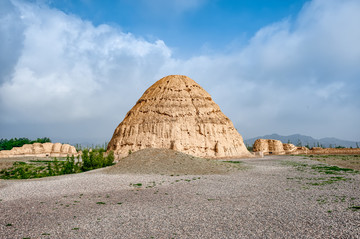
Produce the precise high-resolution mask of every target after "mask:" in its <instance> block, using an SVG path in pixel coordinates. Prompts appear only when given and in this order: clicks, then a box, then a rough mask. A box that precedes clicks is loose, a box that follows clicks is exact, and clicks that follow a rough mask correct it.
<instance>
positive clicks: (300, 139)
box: [244, 134, 360, 148]
mask: <svg viewBox="0 0 360 239" xmlns="http://www.w3.org/2000/svg"><path fill="white" fill-rule="evenodd" d="M257 139H277V140H280V141H281V142H283V143H291V144H294V145H297V146H300V145H301V146H306V145H308V146H310V147H318V146H320V147H325V148H330V147H331V148H335V147H337V146H342V147H346V148H350V147H353V148H357V147H360V142H355V141H348V140H341V139H337V138H322V139H314V138H313V137H310V136H306V135H301V134H293V135H289V136H282V135H278V134H271V135H264V136H259V137H255V138H251V139H246V140H244V142H245V144H246V145H249V146H252V145H253V144H254V142H255V140H257Z"/></svg>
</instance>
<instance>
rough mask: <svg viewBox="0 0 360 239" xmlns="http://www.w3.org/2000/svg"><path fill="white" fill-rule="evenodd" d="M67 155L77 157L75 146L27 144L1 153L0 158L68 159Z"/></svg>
mask: <svg viewBox="0 0 360 239" xmlns="http://www.w3.org/2000/svg"><path fill="white" fill-rule="evenodd" d="M67 155H74V156H77V155H78V153H77V151H76V149H75V147H74V146H71V145H69V144H60V143H55V144H53V143H43V144H41V143H34V144H25V145H23V146H22V147H14V148H12V149H11V150H1V151H0V158H13V157H66V156H67Z"/></svg>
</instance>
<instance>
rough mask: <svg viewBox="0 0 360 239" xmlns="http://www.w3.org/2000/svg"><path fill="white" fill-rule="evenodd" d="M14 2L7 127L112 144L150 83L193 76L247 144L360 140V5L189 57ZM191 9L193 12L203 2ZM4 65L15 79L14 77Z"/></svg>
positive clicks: (5, 91) (0, 21) (313, 6)
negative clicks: (291, 137)
mask: <svg viewBox="0 0 360 239" xmlns="http://www.w3.org/2000/svg"><path fill="white" fill-rule="evenodd" d="M14 3H15V4H14V5H15V7H11V9H12V10H11V11H9V14H7V15H3V14H2V15H0V26H4V24H5V25H6V24H10V21H9V20H7V19H15V20H16V21H14V22H12V23H11V24H14V26H12V25H9V26H11V27H7V28H4V27H3V28H1V29H0V32H1V35H0V39H1V37H2V36H4V35H3V33H4V32H5V33H6V34H8V36H11V37H12V39H15V38H16V41H14V42H16V44H15V43H14V44H13V45H12V44H7V45H6V44H4V43H3V42H2V41H0V49H8V51H13V50H15V51H14V52H15V53H16V54H15V58H14V59H13V60H11V61H8V62H9V64H7V66H6V67H7V68H6V69H5V67H4V68H2V69H0V77H1V78H2V79H1V80H0V84H1V82H3V83H2V84H1V85H0V100H1V101H0V103H1V104H0V125H1V124H2V125H5V124H9V123H10V122H17V123H18V124H20V123H21V124H24V123H27V122H30V123H36V124H40V125H41V124H47V125H51V124H53V125H57V126H59V130H58V131H56V130H55V131H54V134H55V135H58V137H67V136H68V137H72V136H69V135H61V134H62V133H63V132H66V133H67V134H69V133H70V134H71V133H72V134H78V135H79V134H82V135H83V136H84V137H86V136H87V135H89V134H90V133H89V130H88V129H89V128H92V129H95V128H96V132H97V133H98V136H99V137H101V138H110V137H111V133H112V131H113V129H114V128H115V127H116V125H117V124H118V123H119V122H120V121H121V120H122V117H124V115H125V113H126V112H127V111H128V110H129V109H130V108H131V107H132V106H133V104H135V102H136V100H137V99H138V98H139V97H140V96H141V94H142V93H143V92H144V90H145V89H146V88H147V87H149V86H150V85H151V84H153V83H154V82H155V81H156V80H157V79H160V78H161V77H163V76H165V75H168V74H185V75H188V76H190V77H191V78H193V79H194V80H196V81H197V82H198V83H199V84H200V85H202V86H203V87H204V88H205V90H207V91H208V92H209V93H211V95H212V96H213V98H214V100H215V102H216V103H218V104H219V105H220V107H221V108H222V110H223V111H224V113H225V114H226V115H228V116H229V117H230V119H231V120H232V121H233V122H234V124H235V126H236V127H237V128H238V129H239V131H240V133H242V134H243V135H244V136H245V137H246V138H248V137H253V136H257V135H263V134H267V133H273V132H277V133H280V134H291V133H304V134H309V135H312V136H314V137H325V136H336V137H340V138H344V139H354V140H359V135H360V128H359V127H358V122H359V121H360V96H359V94H358V93H359V90H360V84H359V79H360V68H359V65H360V45H359V44H358V43H359V42H360V29H359V27H358V26H359V25H360V14H358V13H359V12H360V3H359V1H355V0H346V1H340V0H339V1H336V0H314V1H312V2H309V3H308V4H306V5H305V6H304V8H303V10H302V11H301V12H300V13H299V15H298V16H297V17H296V18H295V19H284V20H282V21H280V22H277V23H273V24H271V25H269V26H265V27H264V28H262V29H260V30H259V31H258V32H257V34H256V35H255V36H254V37H253V38H252V39H250V41H249V43H248V44H247V45H246V46H245V47H244V48H242V49H240V50H236V51H234V52H232V53H231V54H226V55H225V54H214V55H199V56H196V57H193V58H190V59H182V60H181V59H177V58H175V57H174V56H172V54H171V50H170V49H169V48H168V47H167V46H166V44H165V43H164V42H163V41H161V40H157V41H154V42H149V41H146V40H144V39H142V38H140V37H136V36H133V35H132V34H125V33H123V32H121V31H120V30H119V29H117V28H114V27H110V26H108V25H100V26H97V27H95V26H94V25H93V24H92V23H90V22H87V21H83V20H81V19H79V18H78V17H76V16H71V15H67V14H65V13H63V12H61V11H58V10H56V9H50V8H48V7H46V6H44V5H41V6H37V5H35V4H27V3H24V2H21V1H20V2H14ZM175 3H176V2H175ZM175 3H174V4H175ZM179 3H180V2H179ZM181 3H182V4H184V3H185V5H184V6H183V9H185V10H186V9H191V8H195V7H197V6H198V5H192V4H190V2H188V3H189V5H188V6H187V5H186V4H187V2H181ZM197 3H198V4H201V3H202V2H201V1H197ZM9 6H10V5H7V7H8V8H9ZM4 16H5V17H4ZM0 59H1V56H0ZM3 69H5V70H6V72H13V74H12V77H11V78H9V77H8V78H7V80H4V79H5V78H4V76H3V75H1V74H2V72H5V71H3ZM7 75H8V76H9V74H8V73H7ZM345 116H346V117H345ZM1 122H2V123H1ZM64 122H65V123H64ZM339 122H341V126H339ZM83 125H86V126H87V127H86V129H85V128H84V126H83ZM49 127H50V126H49ZM66 127H70V128H72V129H73V130H72V131H71V130H70V131H69V130H64V129H65V128H66ZM36 129H38V127H37V128H36ZM102 132H104V133H103V134H102ZM101 134H102V135H101ZM59 135H61V136H59ZM78 135H77V136H78ZM104 135H105V136H104ZM9 137H11V136H9ZM39 137H43V135H39ZM91 137H95V136H94V135H91Z"/></svg>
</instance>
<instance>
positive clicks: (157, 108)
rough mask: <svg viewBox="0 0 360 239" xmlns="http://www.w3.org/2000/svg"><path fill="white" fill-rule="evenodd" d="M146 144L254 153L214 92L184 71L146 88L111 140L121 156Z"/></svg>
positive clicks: (214, 153)
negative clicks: (204, 87) (215, 98)
mask: <svg viewBox="0 0 360 239" xmlns="http://www.w3.org/2000/svg"><path fill="white" fill-rule="evenodd" d="M144 148H169V149H174V150H177V151H181V152H184V153H187V154H191V155H194V156H198V157H208V158H222V157H251V156H252V154H251V153H250V152H249V151H248V150H247V149H246V147H245V145H244V142H243V138H242V137H241V135H240V134H239V133H238V132H237V131H236V129H235V128H234V125H233V124H232V122H231V121H230V119H229V118H227V117H226V116H225V115H224V114H223V113H222V112H221V110H220V108H219V106H218V105H217V104H216V103H215V102H214V101H213V100H212V99H211V96H210V95H209V94H208V93H207V92H206V91H205V90H204V89H203V88H202V87H201V86H200V85H199V84H197V83H196V82H195V81H193V80H192V79H190V78H189V77H187V76H182V75H170V76H166V77H164V78H162V79H160V80H159V81H157V82H156V83H155V84H153V85H152V86H151V87H150V88H149V89H147V90H146V91H145V93H144V94H143V95H142V96H141V98H140V99H139V100H138V102H137V103H136V105H135V106H134V107H133V108H132V109H131V110H130V111H129V112H128V113H127V114H126V116H125V119H124V120H123V121H122V122H121V123H120V124H119V126H118V127H117V128H116V130H115V132H114V135H113V137H112V139H111V141H110V142H109V144H108V150H113V151H114V152H115V154H116V155H118V156H119V157H124V156H127V155H128V153H129V150H131V151H132V152H134V151H137V150H139V149H144Z"/></svg>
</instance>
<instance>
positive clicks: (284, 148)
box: [253, 139, 360, 155]
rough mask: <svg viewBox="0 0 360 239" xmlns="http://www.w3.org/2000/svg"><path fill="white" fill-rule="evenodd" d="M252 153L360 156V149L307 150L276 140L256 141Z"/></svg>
mask: <svg viewBox="0 0 360 239" xmlns="http://www.w3.org/2000/svg"><path fill="white" fill-rule="evenodd" d="M253 151H254V152H255V153H256V154H262V155H269V154H274V155H282V154H360V149H358V148H356V149H349V148H318V147H314V148H312V149H308V148H306V147H296V146H295V145H293V144H283V143H282V142H281V141H280V140H276V139H257V140H256V141H255V142H254V145H253Z"/></svg>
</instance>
